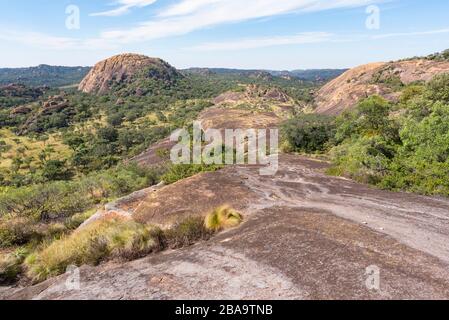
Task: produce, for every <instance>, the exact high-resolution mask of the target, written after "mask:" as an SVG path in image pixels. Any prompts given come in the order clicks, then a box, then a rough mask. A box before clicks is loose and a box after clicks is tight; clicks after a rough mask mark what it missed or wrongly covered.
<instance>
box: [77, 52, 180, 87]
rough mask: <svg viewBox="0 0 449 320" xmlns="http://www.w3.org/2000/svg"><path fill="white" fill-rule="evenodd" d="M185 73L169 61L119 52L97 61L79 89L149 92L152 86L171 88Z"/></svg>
mask: <svg viewBox="0 0 449 320" xmlns="http://www.w3.org/2000/svg"><path fill="white" fill-rule="evenodd" d="M180 78H182V75H181V74H180V73H179V72H178V71H177V70H176V69H175V68H174V67H172V66H171V65H169V64H168V63H167V62H165V61H163V60H162V59H158V58H150V57H147V56H144V55H139V54H131V53H126V54H120V55H116V56H113V57H111V58H109V59H106V60H103V61H100V62H98V63H97V64H96V65H95V66H94V67H93V68H92V69H91V70H90V72H89V73H88V74H87V75H86V77H85V78H84V79H83V80H82V81H81V83H80V85H79V88H78V89H79V90H80V91H83V92H86V93H94V94H100V95H102V94H107V93H109V92H119V91H120V92H122V93H125V92H124V91H126V93H127V94H135V95H138V96H142V95H146V94H147V93H148V92H149V91H154V90H150V89H155V90H156V89H159V88H160V87H164V86H165V87H170V86H171V85H173V84H174V83H175V82H176V81H177V80H178V79H180Z"/></svg>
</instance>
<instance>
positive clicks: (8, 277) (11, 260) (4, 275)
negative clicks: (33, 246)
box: [0, 250, 24, 285]
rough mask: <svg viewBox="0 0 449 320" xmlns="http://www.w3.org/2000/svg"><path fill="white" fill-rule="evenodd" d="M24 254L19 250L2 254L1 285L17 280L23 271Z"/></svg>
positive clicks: (0, 266) (0, 256) (0, 257)
mask: <svg viewBox="0 0 449 320" xmlns="http://www.w3.org/2000/svg"><path fill="white" fill-rule="evenodd" d="M23 259H24V255H23V254H22V251H20V250H18V251H16V252H14V253H11V254H5V255H0V285H2V284H9V283H12V282H13V281H15V280H16V279H17V277H18V275H19V274H20V273H21V272H22V267H21V264H22V262H23Z"/></svg>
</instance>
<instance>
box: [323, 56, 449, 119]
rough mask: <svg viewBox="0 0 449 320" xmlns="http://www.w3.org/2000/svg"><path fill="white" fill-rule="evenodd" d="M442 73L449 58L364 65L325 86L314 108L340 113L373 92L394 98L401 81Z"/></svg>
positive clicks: (405, 83) (416, 79)
mask: <svg viewBox="0 0 449 320" xmlns="http://www.w3.org/2000/svg"><path fill="white" fill-rule="evenodd" d="M442 73H449V61H438V60H430V59H424V58H422V59H412V60H404V61H397V62H389V63H384V62H379V63H371V64H367V65H363V66H360V67H357V68H354V69H351V70H349V71H347V72H345V73H344V74H343V75H341V76H340V77H338V78H336V79H334V80H333V81H331V82H329V83H328V84H326V85H325V86H324V87H322V88H321V89H320V90H319V91H318V92H317V94H316V99H315V104H316V109H315V110H316V112H317V113H322V114H333V115H335V114H339V113H341V112H343V111H344V110H346V109H349V108H352V107H353V106H355V105H356V104H357V103H358V102H359V101H360V100H361V99H364V98H366V97H368V96H370V95H373V94H378V95H381V96H383V97H385V98H387V99H390V100H394V99H396V98H397V97H398V93H397V92H398V88H400V87H401V86H402V85H407V84H411V83H413V82H418V81H423V82H427V81H429V80H431V79H432V78H433V77H434V76H436V75H439V74H442Z"/></svg>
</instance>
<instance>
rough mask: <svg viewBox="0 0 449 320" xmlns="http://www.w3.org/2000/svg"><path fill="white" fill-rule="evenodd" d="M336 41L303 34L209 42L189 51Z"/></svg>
mask: <svg viewBox="0 0 449 320" xmlns="http://www.w3.org/2000/svg"><path fill="white" fill-rule="evenodd" d="M330 41H335V36H334V34H332V33H328V32H303V33H299V34H296V35H292V36H276V37H265V38H253V39H239V40H234V41H225V42H209V43H205V44H201V45H199V46H195V47H191V48H189V49H192V50H195V51H232V50H245V49H256V48H266V47H274V46H283V45H298V44H311V43H322V42H330Z"/></svg>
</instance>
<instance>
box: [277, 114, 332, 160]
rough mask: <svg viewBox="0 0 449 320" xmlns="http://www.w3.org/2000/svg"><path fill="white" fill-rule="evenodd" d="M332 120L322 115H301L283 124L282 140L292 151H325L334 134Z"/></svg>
mask: <svg viewBox="0 0 449 320" xmlns="http://www.w3.org/2000/svg"><path fill="white" fill-rule="evenodd" d="M333 120H334V119H333V117H330V116H324V115H316V114H311V115H301V116H299V117H297V118H295V119H291V120H288V121H287V122H285V123H284V125H283V128H282V134H283V138H284V139H286V141H287V142H288V144H289V146H290V147H291V149H293V151H298V152H307V153H312V152H322V151H325V150H326V149H327V147H328V145H329V142H330V140H331V139H332V138H333V137H334V134H335V124H334V121H333Z"/></svg>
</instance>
